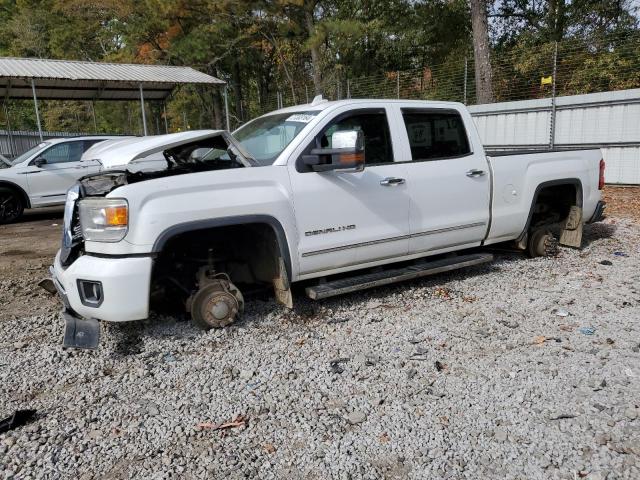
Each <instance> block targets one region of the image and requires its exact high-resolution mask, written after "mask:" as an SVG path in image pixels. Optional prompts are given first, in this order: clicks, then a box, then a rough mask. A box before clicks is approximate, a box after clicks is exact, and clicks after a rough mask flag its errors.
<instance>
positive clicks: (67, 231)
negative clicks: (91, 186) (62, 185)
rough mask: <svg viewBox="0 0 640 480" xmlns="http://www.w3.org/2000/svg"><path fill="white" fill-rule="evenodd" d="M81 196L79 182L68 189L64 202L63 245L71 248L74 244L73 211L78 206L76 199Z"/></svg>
mask: <svg viewBox="0 0 640 480" xmlns="http://www.w3.org/2000/svg"><path fill="white" fill-rule="evenodd" d="M78 198H80V185H78V184H77V183H76V184H75V185H73V186H72V187H71V188H70V189H69V190H67V199H66V200H65V203H64V218H63V220H62V225H63V227H62V246H63V247H65V248H71V247H72V246H73V232H72V230H71V228H72V223H73V212H74V208H75V206H76V200H78Z"/></svg>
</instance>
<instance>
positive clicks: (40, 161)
mask: <svg viewBox="0 0 640 480" xmlns="http://www.w3.org/2000/svg"><path fill="white" fill-rule="evenodd" d="M33 164H34V165H35V166H36V167H38V168H42V166H43V165H46V164H47V159H46V158H43V157H38V158H36V159H35V160H34V161H33Z"/></svg>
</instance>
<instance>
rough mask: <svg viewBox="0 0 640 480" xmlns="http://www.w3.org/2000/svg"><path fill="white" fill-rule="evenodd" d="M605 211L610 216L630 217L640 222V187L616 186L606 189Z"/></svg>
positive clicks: (608, 186)
mask: <svg viewBox="0 0 640 480" xmlns="http://www.w3.org/2000/svg"><path fill="white" fill-rule="evenodd" d="M603 197H604V201H605V202H607V209H606V210H605V213H606V214H607V216H608V217H621V218H630V219H632V220H633V221H634V222H636V223H640V187H614V186H610V185H607V186H606V187H605V189H604V195H603Z"/></svg>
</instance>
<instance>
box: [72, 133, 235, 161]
mask: <svg viewBox="0 0 640 480" xmlns="http://www.w3.org/2000/svg"><path fill="white" fill-rule="evenodd" d="M222 133H224V131H223V130H193V131H189V132H179V133H169V134H167V135H153V136H148V137H134V138H125V139H118V140H110V141H105V142H101V143H99V144H97V145H95V146H93V147H92V148H90V149H89V150H87V151H86V152H85V153H84V155H83V156H82V160H97V161H99V162H100V163H101V164H102V166H103V168H104V169H113V168H121V169H122V168H126V167H127V165H128V164H129V163H130V162H132V161H134V160H137V159H139V158H144V157H147V156H149V155H152V154H154V153H158V152H162V151H164V150H168V149H170V148H175V147H178V146H180V145H183V144H185V143H190V142H194V141H198V140H204V139H206V138H210V137H214V136H216V135H221V134H222Z"/></svg>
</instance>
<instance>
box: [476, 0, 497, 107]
mask: <svg viewBox="0 0 640 480" xmlns="http://www.w3.org/2000/svg"><path fill="white" fill-rule="evenodd" d="M471 27H472V29H473V57H474V59H475V73H476V99H477V102H478V103H480V104H482V103H491V102H493V89H492V86H491V77H492V74H491V57H490V52H489V27H488V23H487V1H486V0H471Z"/></svg>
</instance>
